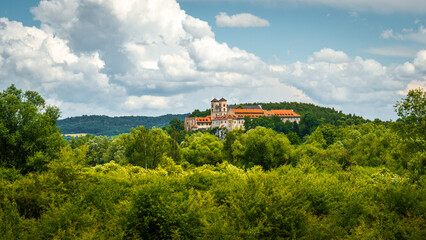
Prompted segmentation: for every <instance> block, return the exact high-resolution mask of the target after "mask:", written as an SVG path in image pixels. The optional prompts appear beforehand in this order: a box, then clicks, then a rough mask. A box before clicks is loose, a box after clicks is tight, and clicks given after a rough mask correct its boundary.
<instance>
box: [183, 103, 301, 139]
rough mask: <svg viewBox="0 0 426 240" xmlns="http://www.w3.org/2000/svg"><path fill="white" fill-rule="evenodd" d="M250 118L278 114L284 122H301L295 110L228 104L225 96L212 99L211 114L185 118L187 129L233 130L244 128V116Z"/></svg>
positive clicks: (269, 116) (268, 116)
mask: <svg viewBox="0 0 426 240" xmlns="http://www.w3.org/2000/svg"><path fill="white" fill-rule="evenodd" d="M246 116H248V117H249V118H250V119H253V118H259V117H267V118H271V117H273V116H278V117H279V118H281V120H282V121H283V122H286V121H290V122H297V123H298V122H299V121H300V115H298V114H296V113H295V112H294V111H293V110H270V111H267V110H263V109H262V106H260V105H257V106H241V105H238V106H237V105H228V104H227V101H226V99H225V98H221V99H220V100H217V99H216V98H215V99H213V100H212V101H211V114H210V115H209V116H207V117H187V118H185V131H195V130H207V129H211V128H225V129H227V130H228V131H232V130H234V129H236V128H241V129H244V118H245V117H246Z"/></svg>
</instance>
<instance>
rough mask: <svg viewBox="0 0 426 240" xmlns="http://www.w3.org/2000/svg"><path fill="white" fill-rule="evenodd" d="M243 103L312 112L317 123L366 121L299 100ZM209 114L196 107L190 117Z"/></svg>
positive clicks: (268, 108)
mask: <svg viewBox="0 0 426 240" xmlns="http://www.w3.org/2000/svg"><path fill="white" fill-rule="evenodd" d="M239 105H241V106H244V105H261V106H262V108H263V109H264V110H271V109H293V111H294V112H296V113H297V114H299V115H301V116H302V115H304V114H307V113H312V114H313V115H314V116H315V117H316V119H317V120H318V121H319V124H326V123H330V124H333V125H336V126H341V125H356V124H360V123H364V122H367V121H368V120H365V119H364V118H362V117H360V116H356V115H355V114H345V113H343V112H342V111H337V110H335V109H334V108H328V107H321V106H317V105H314V104H312V103H300V102H279V103H261V102H259V103H242V104H239ZM207 115H210V109H206V110H205V111H199V110H198V109H196V110H195V111H194V112H192V114H191V115H190V116H191V117H205V116H207Z"/></svg>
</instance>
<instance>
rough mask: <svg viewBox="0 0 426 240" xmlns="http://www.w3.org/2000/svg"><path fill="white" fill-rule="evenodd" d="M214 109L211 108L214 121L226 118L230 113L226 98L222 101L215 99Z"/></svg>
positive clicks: (212, 102) (213, 101) (213, 102)
mask: <svg viewBox="0 0 426 240" xmlns="http://www.w3.org/2000/svg"><path fill="white" fill-rule="evenodd" d="M211 104H212V108H211V116H212V119H215V118H217V117H219V116H224V115H226V114H227V113H228V104H227V101H226V99H225V98H221V99H220V100H217V99H216V98H214V99H213V100H212V101H211Z"/></svg>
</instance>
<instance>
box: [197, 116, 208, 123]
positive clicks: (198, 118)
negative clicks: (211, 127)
mask: <svg viewBox="0 0 426 240" xmlns="http://www.w3.org/2000/svg"><path fill="white" fill-rule="evenodd" d="M199 122H207V123H211V122H212V119H211V116H210V115H209V116H207V117H197V123H199Z"/></svg>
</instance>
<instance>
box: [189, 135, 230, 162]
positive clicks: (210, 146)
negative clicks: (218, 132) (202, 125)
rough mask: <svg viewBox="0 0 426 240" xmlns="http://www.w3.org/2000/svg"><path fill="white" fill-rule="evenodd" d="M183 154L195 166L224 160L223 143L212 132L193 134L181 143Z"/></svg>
mask: <svg viewBox="0 0 426 240" xmlns="http://www.w3.org/2000/svg"><path fill="white" fill-rule="evenodd" d="M181 147H182V156H183V159H184V160H185V161H187V162H188V163H190V164H193V165H195V166H201V165H203V164H212V165H215V164H217V163H220V162H222V159H223V155H222V149H223V144H222V143H221V142H220V141H219V139H218V138H217V137H215V136H213V135H211V134H210V133H201V132H198V133H196V134H192V135H191V136H187V137H186V138H185V141H183V142H182V144H181Z"/></svg>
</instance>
